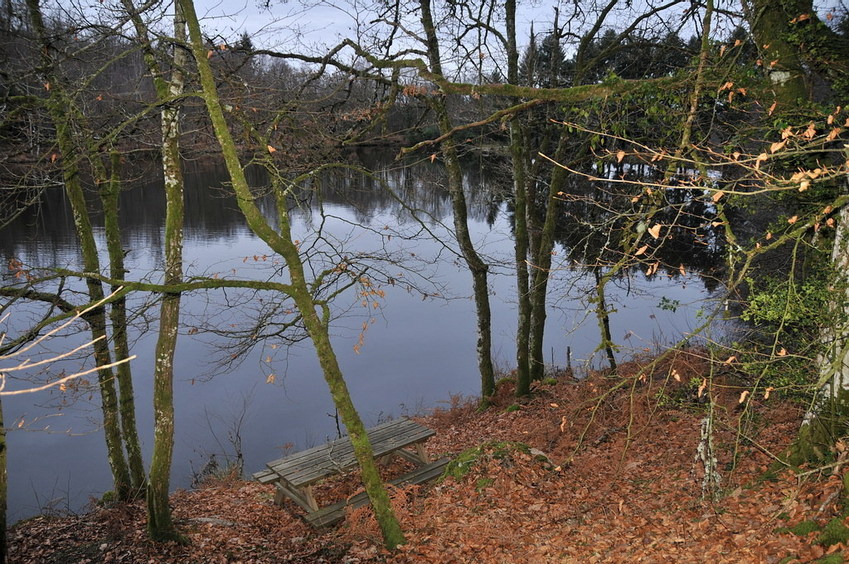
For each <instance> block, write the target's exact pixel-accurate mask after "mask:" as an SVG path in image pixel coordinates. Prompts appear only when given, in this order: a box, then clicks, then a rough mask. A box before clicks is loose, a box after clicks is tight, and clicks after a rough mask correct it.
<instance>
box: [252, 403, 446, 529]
mask: <svg viewBox="0 0 849 564" xmlns="http://www.w3.org/2000/svg"><path fill="white" fill-rule="evenodd" d="M366 433H367V434H368V438H369V442H370V443H371V446H372V449H373V451H374V456H375V457H376V458H389V457H391V456H394V455H398V456H401V457H403V458H405V459H406V460H409V461H411V462H413V463H414V464H416V468H415V469H414V470H412V471H411V472H408V473H406V474H404V475H402V476H399V477H398V478H396V479H394V480H392V481H391V482H390V483H392V484H394V485H399V484H410V483H414V484H418V483H422V482H425V481H427V480H430V479H431V478H435V477H436V476H438V475H440V474H441V473H442V469H443V468H444V467H445V465H446V464H447V463H448V459H443V460H439V461H436V462H431V461H430V458H429V457H428V455H427V452H426V451H425V448H424V442H425V441H426V440H427V439H428V438H429V437H431V436H433V435H434V434H436V432H435V431H433V430H432V429H428V428H427V427H425V426H423V425H420V424H418V423H416V422H415V421H413V420H411V419H407V418H401V419H395V420H392V421H387V422H386V423H382V424H380V425H377V426H376V427H372V428H371V429H368V430H367V431H366ZM356 464H357V460H356V458H355V456H354V450H353V447H352V445H351V441H350V440H349V439H348V437H343V438H341V439H337V440H335V441H331V442H328V443H326V444H323V445H321V446H317V447H314V448H311V449H308V450H304V451H301V452H296V453H294V454H291V455H289V456H286V457H284V458H280V459H278V460H272V461H271V462H269V463H268V464H266V466H267V468H266V469H265V470H261V471H259V472H257V473H255V474H254V479H256V480H258V481H259V482H261V483H263V484H268V483H273V484H274V485H275V486H276V489H277V493H276V495H275V498H274V502H275V504H277V505H281V504H282V502H283V499H284V497H285V498H289V499H291V500H292V501H294V502H295V503H297V504H298V505H300V506H301V507H302V508H304V509H305V510H306V512H307V516H306V519H307V521H308V522H310V523H312V524H314V525H316V526H321V525H329V524H332V523H335V522H336V521H339V520H341V519H342V518H343V517H344V510H345V507H346V506H354V507H356V506H359V505H363V504H364V503H366V502H367V501H368V498H367V496H366V495H365V493H362V494H358V495H356V496H353V497H352V498H349V499H347V500H345V501H342V502H338V503H334V504H332V505H329V506H327V507H324V508H322V507H319V505H318V502H317V501H316V499H315V496H314V495H313V485H314V484H315V483H316V482H319V481H320V480H323V479H325V478H328V477H330V476H333V475H336V474H341V473H342V472H344V471H345V470H348V469H350V468H353V467H354V466H356Z"/></svg>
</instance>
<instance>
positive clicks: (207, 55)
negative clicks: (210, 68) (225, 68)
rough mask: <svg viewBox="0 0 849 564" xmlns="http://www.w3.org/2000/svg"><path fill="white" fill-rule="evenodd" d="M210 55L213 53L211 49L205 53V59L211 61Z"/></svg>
mask: <svg viewBox="0 0 849 564" xmlns="http://www.w3.org/2000/svg"><path fill="white" fill-rule="evenodd" d="M212 53H213V51H212V49H210V50H209V51H207V52H206V58H207V59H211V58H212Z"/></svg>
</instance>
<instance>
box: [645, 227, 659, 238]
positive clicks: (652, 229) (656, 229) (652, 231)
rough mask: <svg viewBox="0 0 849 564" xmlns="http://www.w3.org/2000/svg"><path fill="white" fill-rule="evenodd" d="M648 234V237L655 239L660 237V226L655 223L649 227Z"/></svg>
mask: <svg viewBox="0 0 849 564" xmlns="http://www.w3.org/2000/svg"><path fill="white" fill-rule="evenodd" d="M648 232H649V235H651V236H652V237H654V238H655V239H657V238H658V237H660V224H659V223H655V224H654V225H653V226H652V227H649V229H648Z"/></svg>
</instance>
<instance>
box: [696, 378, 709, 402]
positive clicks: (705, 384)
mask: <svg viewBox="0 0 849 564" xmlns="http://www.w3.org/2000/svg"><path fill="white" fill-rule="evenodd" d="M705 388H707V378H702V383H701V385H700V386H699V393H698V395H697V396H696V397H698V398H700V397H702V394H704V393H705Z"/></svg>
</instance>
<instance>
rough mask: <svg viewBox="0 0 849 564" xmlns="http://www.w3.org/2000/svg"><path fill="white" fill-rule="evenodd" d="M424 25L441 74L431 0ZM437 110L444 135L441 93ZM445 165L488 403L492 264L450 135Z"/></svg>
mask: <svg viewBox="0 0 849 564" xmlns="http://www.w3.org/2000/svg"><path fill="white" fill-rule="evenodd" d="M419 6H420V8H421V19H422V27H423V28H424V30H425V40H426V44H427V51H428V52H427V57H428V61H429V64H430V68H431V71H432V72H433V73H435V74H437V75H441V74H442V59H441V54H440V50H439V40H438V38H437V35H436V28H435V26H434V22H433V13H432V11H431V4H430V0H421V1H420V2H419ZM428 103H429V104H430V106H431V108H433V110H434V113H435V114H436V117H437V120H438V123H439V131H440V133H441V134H443V135H445V134H447V133H450V132H451V131H452V129H453V124H452V123H451V118H450V116H449V114H448V109H447V108H446V106H445V101H444V99H443V97H442V96H439V95H437V96H434V97H432V98H430V99H429V100H428ZM440 147H441V149H442V156H443V160H444V163H445V169H446V172H447V173H448V191H449V192H450V194H451V207H452V210H453V213H454V233H455V237H456V238H457V243H458V244H459V245H460V253H461V254H462V255H463V259H464V260H465V261H466V266H467V267H468V269H469V271H470V272H471V274H472V292H473V294H474V300H475V312H476V316H477V336H478V338H477V347H476V354H477V360H478V371H479V372H480V376H481V405H482V406H486V405H487V404H488V402H489V398H490V397H491V396H492V394H493V393H495V370H494V368H493V366H492V314H491V309H490V303H489V274H488V273H489V266H488V265H487V264H486V263H485V262H484V261H483V259H482V258H481V257H480V255H479V254H478V252H477V250H476V249H475V245H474V243H473V242H472V236H471V233H470V232H469V222H468V209H467V205H466V195H465V192H464V191H463V174H462V170H461V167H460V159H459V156H458V154H457V146H456V144H455V142H454V140H453V139H452V138H451V137H447V138H446V139H445V140H444V141H442V143H441V144H440Z"/></svg>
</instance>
